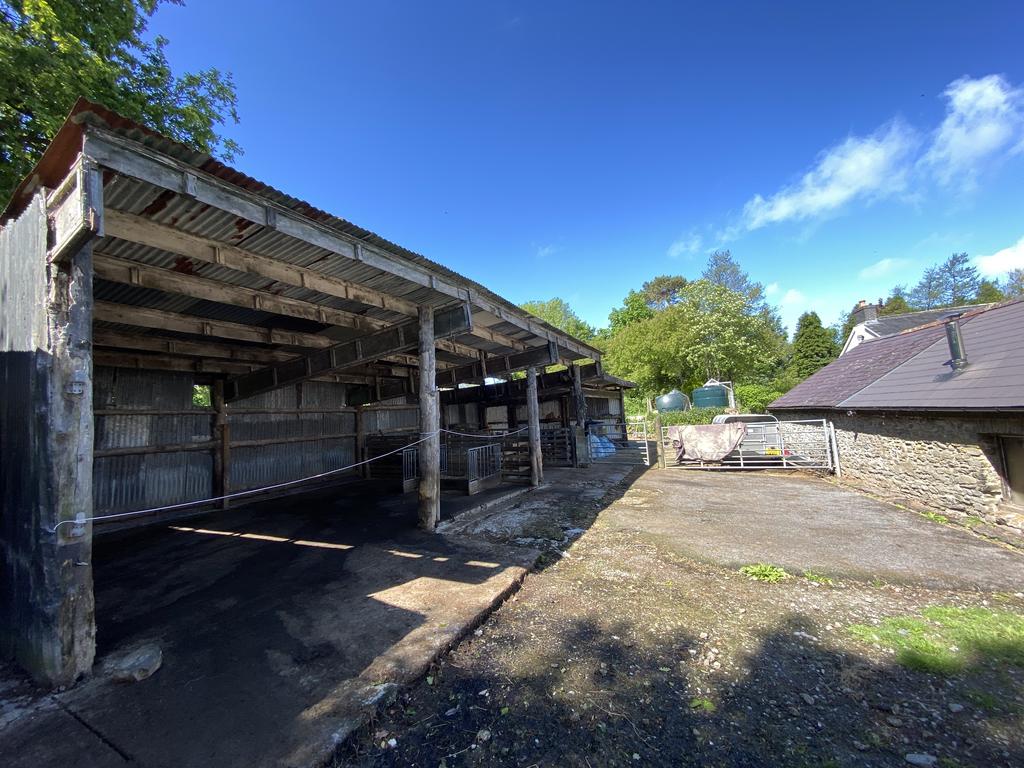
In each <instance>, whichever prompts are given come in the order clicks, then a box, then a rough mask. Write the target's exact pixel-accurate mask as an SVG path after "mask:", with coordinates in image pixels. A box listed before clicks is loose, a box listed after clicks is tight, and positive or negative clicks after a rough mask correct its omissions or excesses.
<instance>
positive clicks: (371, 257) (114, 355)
mask: <svg viewBox="0 0 1024 768" xmlns="http://www.w3.org/2000/svg"><path fill="white" fill-rule="evenodd" d="M2 223H3V228H2V230H0V255H2V264H0V289H2V291H3V325H2V327H0V350H2V359H3V365H2V368H0V370H2V375H3V396H4V402H3V406H2V411H0V413H2V419H3V423H2V437H0V451H2V456H0V465H2V480H3V482H2V488H0V494H2V496H3V499H4V501H3V512H2V521H0V562H2V569H3V584H4V585H3V596H2V601H0V635H2V650H3V652H4V653H5V655H8V656H11V657H13V658H16V659H17V660H18V661H19V662H20V663H21V664H22V665H23V666H24V667H26V668H27V669H28V670H29V671H31V672H32V673H33V675H34V676H35V677H36V678H37V679H39V680H42V681H45V682H47V683H50V684H66V683H68V682H71V681H73V680H74V679H75V678H76V677H78V676H79V675H81V674H82V673H85V672H87V671H88V670H89V669H90V668H91V665H92V663H93V658H94V653H95V635H96V623H97V610H96V608H95V604H94V596H93V569H92V550H93V541H94V537H98V536H100V535H101V534H104V533H105V532H108V531H109V532H111V533H113V532H118V533H119V535H120V534H123V533H124V531H125V529H126V528H131V527H138V526H143V525H152V524H153V523H154V522H160V523H164V524H166V523H167V522H168V521H178V520H179V519H180V518H182V517H186V516H191V515H195V514H196V513H209V512H210V511H211V510H218V509H223V508H225V507H228V506H232V507H233V506H235V505H238V504H241V503H245V502H248V501H251V500H253V499H261V500H265V499H267V498H271V497H272V496H273V495H278V494H280V495H285V494H296V493H308V492H310V491H319V492H321V493H322V492H323V490H324V487H325V486H330V487H331V488H333V487H335V486H338V487H339V488H342V489H351V488H353V487H355V484H357V483H358V484H360V485H359V487H360V488H363V489H365V488H368V487H372V489H373V493H374V494H377V493H385V492H387V493H392V494H395V495H399V494H401V493H402V492H403V490H404V491H412V490H416V489H418V518H419V522H420V525H421V526H422V527H425V528H427V529H432V528H433V527H434V525H435V524H436V523H437V521H438V517H439V514H440V501H439V500H440V497H441V488H442V487H443V486H448V485H450V486H452V487H453V488H455V489H457V490H458V491H459V492H461V493H466V492H474V491H476V490H480V489H483V488H486V487H488V486H489V485H493V484H495V483H500V482H502V481H503V480H508V479H510V476H514V475H520V476H522V479H523V480H524V481H525V480H526V479H529V481H530V482H532V483H533V484H537V483H538V482H539V481H540V479H541V476H542V472H543V464H544V462H545V461H547V462H549V463H557V464H562V465H569V466H579V465H583V464H586V463H588V456H587V441H586V438H585V435H584V426H585V425H586V424H587V422H588V421H591V422H592V421H597V422H609V423H612V424H615V423H621V422H622V421H623V419H624V413H623V408H622V400H621V394H622V390H623V388H625V387H628V386H630V385H629V383H628V382H623V381H621V380H618V379H615V378H614V377H610V376H607V375H605V374H604V373H603V372H602V370H601V364H600V360H601V354H600V351H599V350H597V349H595V348H594V347H592V346H590V345H588V344H586V343H583V342H581V341H579V340H578V339H575V338H572V337H571V336H569V335H567V334H565V333H563V332H561V331H559V330H558V329H556V328H553V327H551V326H549V325H547V324H545V323H544V322H542V321H541V320H539V319H537V318H536V317H533V316H531V315H529V314H528V313H527V312H524V311H523V310H521V309H519V308H518V307H516V306H515V305H513V304H511V303H510V302H508V301H506V300H504V299H502V298H501V297H500V296H498V295H496V294H495V293H492V292H491V291H490V290H488V289H487V288H485V287H483V286H481V285H478V284H477V283H474V282H473V281H471V280H468V279H466V278H464V277H462V276H461V275H458V274H456V273H454V272H452V271H451V270H448V269H446V268H445V267H443V266H441V265H440V264H437V263H435V262H433V261H430V260H428V259H426V258H424V257H422V256H419V255H417V254H415V253H412V252H410V251H407V250H405V249H403V248H401V247H399V246H397V245H395V244H393V243H390V242H388V241H387V240H384V239H382V238H380V237H378V236H376V235H374V234H373V233H371V232H368V231H366V230H363V229H360V228H359V227H357V226H355V225H353V224H350V223H349V222H347V221H344V220H342V219H339V218H336V217H334V216H331V215H329V214H326V213H324V212H322V211H319V210H317V209H315V208H313V207H312V206H310V205H308V204H306V203H304V202H302V201H300V200H296V199H294V198H291V197H289V196H287V195H285V194H283V193H281V192H278V191H277V190H274V189H272V188H270V187H267V186H266V185H264V184H262V183H260V182H258V181H256V180H254V179H252V178H249V177H247V176H245V175H243V174H241V173H239V172H237V171H235V170H232V169H231V168H228V167H226V166H224V165H222V164H221V163H219V162H217V161H215V160H213V159H211V158H210V157H209V156H206V155H202V154H199V153H196V152H194V151H192V150H190V149H188V148H186V147H184V146H181V145H179V144H177V143H175V142H173V141H170V140H168V139H166V138H164V137H162V136H160V135H157V134H155V133H153V132H152V131H149V130H147V129H145V128H143V127H141V126H140V125H137V124H134V123H132V122H130V121H128V120H125V119H124V118H121V117H120V116H118V115H115V114H113V113H111V112H109V111H107V110H105V109H104V108H102V107H99V106H97V105H94V104H91V103H88V102H86V101H80V102H79V103H78V104H77V105H76V107H75V109H74V110H73V112H72V114H71V116H70V117H69V119H68V121H67V122H66V123H65V125H64V126H63V128H62V129H61V130H60V132H59V134H58V135H57V137H56V138H55V140H54V141H53V143H52V145H51V146H50V147H49V149H48V150H47V152H46V154H45V155H44V157H43V159H42V160H41V162H40V163H39V165H38V167H37V169H36V171H35V173H34V174H33V175H32V176H31V177H30V178H29V179H26V180H25V182H23V183H22V185H21V186H20V188H19V189H18V190H17V192H16V194H15V196H14V198H13V199H12V201H11V203H10V205H9V206H8V208H7V210H6V211H5V213H4V216H3V222H2ZM552 290H554V289H552ZM555 364H562V365H566V366H568V368H567V369H566V370H563V371H561V372H555V373H543V371H544V368H545V367H546V366H552V365H555ZM495 379H497V380H500V381H504V383H499V382H494V380H495ZM485 380H487V381H489V382H494V383H491V384H488V385H487V386H480V385H483V384H484V382H485ZM588 405H589V407H590V409H591V413H590V414H589V415H588ZM542 446H544V449H543V450H542ZM512 479H514V478H512ZM367 483H374V484H373V485H372V486H368V485H367ZM381 489H383V490H381ZM350 492H351V493H353V494H355V495H358V494H359V493H364V494H365V493H366V491H365V490H362V491H358V490H355V491H349V490H339V491H338V493H350ZM180 527H181V529H182V530H193V529H190V528H189V527H188V526H186V525H182V526H180ZM298 543H302V542H298ZM307 543H309V542H307ZM166 565H167V564H166V563H161V562H158V561H157V560H154V561H153V563H152V568H153V569H154V570H159V569H161V568H164V567H166ZM99 620H100V622H101V623H102V621H103V617H102V616H99Z"/></svg>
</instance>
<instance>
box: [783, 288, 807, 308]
mask: <svg viewBox="0 0 1024 768" xmlns="http://www.w3.org/2000/svg"><path fill="white" fill-rule="evenodd" d="M779 304H780V305H781V306H783V307H802V306H804V305H805V304H807V297H806V296H804V295H803V293H801V292H800V291H798V290H797V289H796V288H790V289H789V290H788V291H786V292H785V293H784V294H783V295H782V300H781V301H779Z"/></svg>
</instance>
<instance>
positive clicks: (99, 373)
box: [92, 366, 202, 411]
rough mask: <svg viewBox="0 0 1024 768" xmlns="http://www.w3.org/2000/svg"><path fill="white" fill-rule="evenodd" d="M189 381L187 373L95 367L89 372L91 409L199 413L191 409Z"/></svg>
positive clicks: (190, 381)
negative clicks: (91, 375) (192, 411)
mask: <svg viewBox="0 0 1024 768" xmlns="http://www.w3.org/2000/svg"><path fill="white" fill-rule="evenodd" d="M193 381H194V379H193V377H192V374H191V373H178V372H169V371H140V370H135V369H130V368H107V367H105V366H97V367H96V368H95V370H94V371H93V398H92V400H93V407H94V408H97V409H100V410H103V409H107V408H117V409H124V410H133V409H139V410H148V411H153V410H164V411H173V410H189V409H193V408H194V409H195V410H197V411H201V410H202V409H201V408H195V406H193V405H192V387H193Z"/></svg>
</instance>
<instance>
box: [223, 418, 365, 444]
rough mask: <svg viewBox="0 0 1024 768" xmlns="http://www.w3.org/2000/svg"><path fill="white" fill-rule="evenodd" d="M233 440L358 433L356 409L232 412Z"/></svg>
mask: <svg viewBox="0 0 1024 768" xmlns="http://www.w3.org/2000/svg"><path fill="white" fill-rule="evenodd" d="M228 426H229V427H230V430H231V442H236V441H238V442H241V441H246V440H287V439H290V438H296V437H316V436H317V435H345V434H355V431H356V415H355V414H354V413H347V412H343V413H315V412H314V413H235V414H229V415H228Z"/></svg>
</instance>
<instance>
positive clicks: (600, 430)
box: [587, 419, 657, 467]
mask: <svg viewBox="0 0 1024 768" xmlns="http://www.w3.org/2000/svg"><path fill="white" fill-rule="evenodd" d="M587 429H588V435H587V440H588V442H589V445H590V462H591V463H592V464H628V465H633V466H643V467H649V466H651V463H652V461H653V460H656V458H657V457H656V455H655V453H656V448H657V436H656V435H655V433H654V425H653V424H651V423H650V422H648V421H647V420H646V419H629V420H628V421H626V423H622V422H617V423H614V424H591V425H590V426H589V427H588V428H587Z"/></svg>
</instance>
